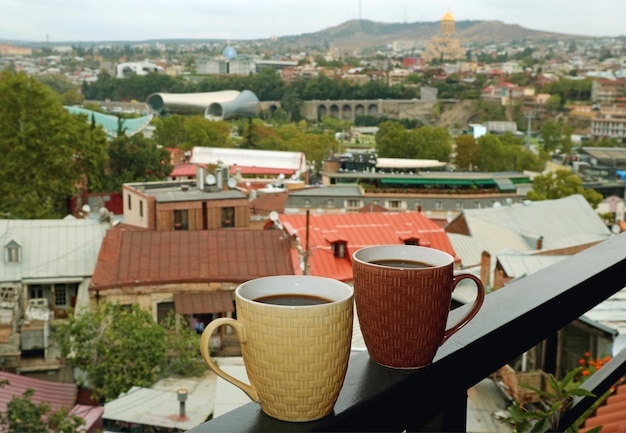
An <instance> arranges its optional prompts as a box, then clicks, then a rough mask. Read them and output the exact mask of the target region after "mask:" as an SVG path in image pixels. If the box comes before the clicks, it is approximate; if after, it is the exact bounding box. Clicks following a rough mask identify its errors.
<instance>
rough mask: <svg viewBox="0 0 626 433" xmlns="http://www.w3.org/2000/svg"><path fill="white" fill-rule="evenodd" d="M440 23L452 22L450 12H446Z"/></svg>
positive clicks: (452, 18)
mask: <svg viewBox="0 0 626 433" xmlns="http://www.w3.org/2000/svg"><path fill="white" fill-rule="evenodd" d="M441 21H454V17H453V16H452V14H451V13H450V11H448V12H446V14H445V15H444V16H443V18H442V19H441Z"/></svg>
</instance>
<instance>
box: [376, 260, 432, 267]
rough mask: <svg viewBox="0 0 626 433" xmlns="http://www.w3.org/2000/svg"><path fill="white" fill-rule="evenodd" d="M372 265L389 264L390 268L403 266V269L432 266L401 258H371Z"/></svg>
mask: <svg viewBox="0 0 626 433" xmlns="http://www.w3.org/2000/svg"><path fill="white" fill-rule="evenodd" d="M370 263H371V264H373V265H380V266H389V267H391V268H405V269H423V268H432V267H433V266H434V265H431V264H430V263H425V262H418V261H416V260H401V259H384V260H372V261H371V262H370Z"/></svg>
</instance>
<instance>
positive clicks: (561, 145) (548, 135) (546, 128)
mask: <svg viewBox="0 0 626 433" xmlns="http://www.w3.org/2000/svg"><path fill="white" fill-rule="evenodd" d="M572 131H573V128H572V127H571V126H570V125H564V124H560V123H556V122H553V121H551V120H549V121H547V122H546V123H544V124H543V126H542V127H541V137H542V138H543V149H544V150H545V151H546V152H550V153H551V152H554V151H555V150H560V151H562V152H563V153H565V154H568V153H569V152H570V150H571V149H572Z"/></svg>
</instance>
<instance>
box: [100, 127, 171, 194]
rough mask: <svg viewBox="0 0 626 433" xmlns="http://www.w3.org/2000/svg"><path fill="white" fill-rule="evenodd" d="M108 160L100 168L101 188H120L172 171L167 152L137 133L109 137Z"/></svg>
mask: <svg viewBox="0 0 626 433" xmlns="http://www.w3.org/2000/svg"><path fill="white" fill-rule="evenodd" d="M108 154H109V161H108V164H107V165H105V166H104V167H103V173H102V186H101V188H100V190H101V191H104V192H107V191H109V192H110V191H121V190H122V185H123V184H124V183H129V182H149V181H156V180H163V179H165V178H167V176H168V175H169V174H170V172H171V171H172V165H171V164H170V154H169V152H168V151H167V149H165V148H163V147H159V146H157V145H156V143H155V142H154V141H153V140H150V139H148V138H144V137H143V135H141V134H135V135H133V136H132V137H128V136H126V135H124V134H122V135H120V136H118V137H117V138H115V139H113V140H111V142H110V144H109V150H108Z"/></svg>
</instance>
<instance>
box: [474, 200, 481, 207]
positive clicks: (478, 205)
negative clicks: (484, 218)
mask: <svg viewBox="0 0 626 433" xmlns="http://www.w3.org/2000/svg"><path fill="white" fill-rule="evenodd" d="M474 208H476V209H480V202H479V201H478V200H476V201H475V202H474Z"/></svg>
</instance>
